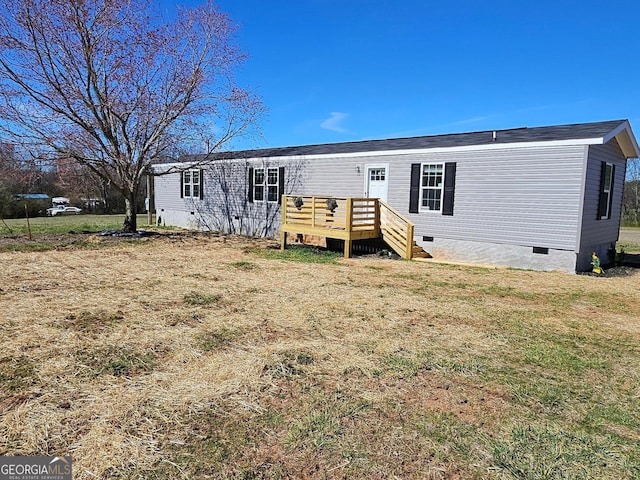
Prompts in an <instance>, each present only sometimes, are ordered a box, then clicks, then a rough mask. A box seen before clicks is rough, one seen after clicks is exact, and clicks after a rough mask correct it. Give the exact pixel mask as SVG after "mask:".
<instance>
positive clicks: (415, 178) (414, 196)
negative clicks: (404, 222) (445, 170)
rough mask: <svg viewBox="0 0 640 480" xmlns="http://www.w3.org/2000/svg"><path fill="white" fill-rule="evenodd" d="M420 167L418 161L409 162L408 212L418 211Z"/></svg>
mask: <svg viewBox="0 0 640 480" xmlns="http://www.w3.org/2000/svg"><path fill="white" fill-rule="evenodd" d="M420 167H421V165H420V164H419V163H412V164H411V189H410V190H409V213H418V210H419V205H418V203H419V202H420Z"/></svg>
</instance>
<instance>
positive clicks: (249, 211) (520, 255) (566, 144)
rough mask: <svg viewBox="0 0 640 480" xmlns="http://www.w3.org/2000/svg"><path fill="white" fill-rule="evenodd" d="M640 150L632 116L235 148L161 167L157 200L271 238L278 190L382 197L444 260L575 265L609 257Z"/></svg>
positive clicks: (177, 212) (195, 221) (174, 213)
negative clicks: (630, 167) (629, 166)
mask: <svg viewBox="0 0 640 480" xmlns="http://www.w3.org/2000/svg"><path fill="white" fill-rule="evenodd" d="M639 155H640V150H639V148H638V143H637V141H636V139H635V137H634V134H633V132H632V130H631V126H630V124H629V122H628V121H626V120H614V121H605V122H597V123H583V124H574V125H559V126H545V127H535V128H516V129H509V130H493V131H481V132H471V133H455V134H447V135H433V136H421V137H413V138H396V139H387V140H366V141H359V142H346V143H335V144H324V145H305V146H294V147H283V148H268V149H260V150H250V151H237V152H228V153H222V154H218V155H217V156H216V159H215V161H213V162H210V164H208V165H206V166H200V165H204V164H200V163H198V162H199V160H202V159H201V158H199V157H191V158H189V159H187V160H188V161H187V162H180V163H173V164H162V165H157V166H155V173H156V175H159V176H157V177H156V179H155V207H156V215H157V219H158V222H160V223H162V224H163V225H174V226H179V227H185V228H194V229H206V230H215V231H223V232H231V233H239V234H246V235H261V236H275V235H276V233H277V232H278V230H279V228H280V218H281V217H280V212H281V204H280V200H281V196H282V195H290V194H296V195H303V194H307V195H312V194H321V195H324V196H335V197H375V198H379V199H381V200H383V201H384V202H386V203H387V204H389V205H390V206H392V207H393V209H395V211H397V212H399V213H400V214H401V215H402V216H404V217H406V219H408V220H409V221H410V222H412V223H413V225H414V228H413V240H414V241H415V242H416V244H417V245H419V246H421V247H423V248H424V249H425V250H426V251H428V252H430V253H431V255H432V256H433V257H434V258H436V259H445V260H451V261H461V262H471V263H480V264H493V265H503V266H510V267H516V268H525V269H535V270H562V271H567V272H575V271H584V270H589V269H590V262H591V253H592V252H596V254H597V255H598V256H599V257H600V258H601V260H602V261H603V263H605V262H607V261H610V260H612V256H611V255H612V251H613V250H612V249H613V248H614V247H615V243H616V241H617V239H618V233H619V227H620V218H621V209H622V190H623V185H624V180H625V172H626V160H627V159H628V158H635V157H638V156H639ZM170 172H173V173H170ZM163 173H165V175H162V174H163ZM167 173H168V174H167Z"/></svg>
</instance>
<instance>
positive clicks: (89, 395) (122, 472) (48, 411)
mask: <svg viewBox="0 0 640 480" xmlns="http://www.w3.org/2000/svg"><path fill="white" fill-rule="evenodd" d="M103 241H104V240H103ZM95 242H101V241H100V240H95ZM269 243H270V242H269V241H266V240H249V239H238V238H232V237H216V236H207V235H165V236H163V237H161V238H153V239H150V240H146V241H136V242H130V241H122V242H121V243H118V244H117V245H110V246H100V245H98V247H99V248H94V249H87V248H77V249H74V248H71V249H59V250H52V251H46V252H0V266H1V268H2V272H3V275H2V280H1V281H0V282H1V283H0V306H1V312H2V313H0V327H1V328H2V339H1V340H0V342H1V350H0V415H1V417H0V454H1V455H33V454H46V455H54V454H55V455H61V454H64V455H71V456H72V457H73V462H74V465H73V467H74V478H78V479H89V478H127V479H129V478H163V479H169V478H171V479H173V478H220V479H222V478H239V479H240V478H242V479H249V478H290V479H294V478H295V479H304V478H314V479H316V478H317V479H320V478H349V479H358V478H361V479H365V478H366V479H376V478H380V479H382V478H415V479H418V478H434V479H440V478H449V479H467V478H496V479H503V478H530V479H534V478H571V479H575V478H640V467H639V465H640V433H638V432H639V431H640V370H639V367H638V366H639V365H640V363H639V360H640V347H639V345H640V298H639V296H638V292H639V290H640V272H639V271H632V272H631V273H630V274H629V275H628V276H621V277H609V278H596V277H591V276H582V275H567V274H563V273H541V272H530V271H517V270H508V269H487V268H474V267H461V266H451V265H439V264H427V263H419V262H406V261H393V260H386V259H382V258H375V257H367V258H365V257H362V258H356V259H350V260H343V259H339V258H338V259H335V260H333V261H329V262H325V263H315V262H314V263H312V262H311V261H309V259H310V260H313V259H314V254H310V255H306V256H304V258H306V259H307V261H292V260H291V259H289V258H288V255H289V252H287V255H285V256H282V257H280V256H279V255H278V254H277V252H274V251H272V250H269V249H267V246H268V245H269ZM317 257H318V259H326V256H323V255H317Z"/></svg>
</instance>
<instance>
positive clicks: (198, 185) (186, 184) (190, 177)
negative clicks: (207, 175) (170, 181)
mask: <svg viewBox="0 0 640 480" xmlns="http://www.w3.org/2000/svg"><path fill="white" fill-rule="evenodd" d="M182 196H183V197H184V198H202V179H201V173H200V170H185V171H184V172H182Z"/></svg>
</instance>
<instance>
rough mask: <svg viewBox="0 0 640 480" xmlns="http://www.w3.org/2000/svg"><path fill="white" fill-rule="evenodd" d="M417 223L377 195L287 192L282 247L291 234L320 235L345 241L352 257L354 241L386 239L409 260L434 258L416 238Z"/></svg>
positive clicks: (345, 245) (346, 255) (346, 249)
mask: <svg viewBox="0 0 640 480" xmlns="http://www.w3.org/2000/svg"><path fill="white" fill-rule="evenodd" d="M413 231H414V225H413V223H411V222H410V221H408V220H407V219H406V218H404V216H402V215H401V214H400V213H398V212H397V211H396V210H394V209H393V208H392V207H391V206H389V205H387V204H386V203H385V202H383V201H382V200H380V199H377V198H351V197H348V198H340V197H331V196H326V195H325V196H318V195H312V196H311V195H283V196H282V226H281V229H280V232H281V244H280V245H281V249H282V250H284V249H285V247H286V242H287V233H299V234H300V233H301V234H309V235H318V236H323V237H326V238H335V239H341V240H344V256H345V257H347V258H348V257H350V256H351V251H352V246H353V241H355V240H362V239H370V238H382V240H384V242H385V243H386V244H387V245H389V247H390V248H391V249H393V250H394V251H395V252H396V253H397V254H398V255H400V256H401V257H402V258H405V259H411V258H431V255H430V254H429V253H427V252H425V251H424V250H423V249H422V247H420V246H418V245H417V244H416V243H415V241H414V240H413Z"/></svg>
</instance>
